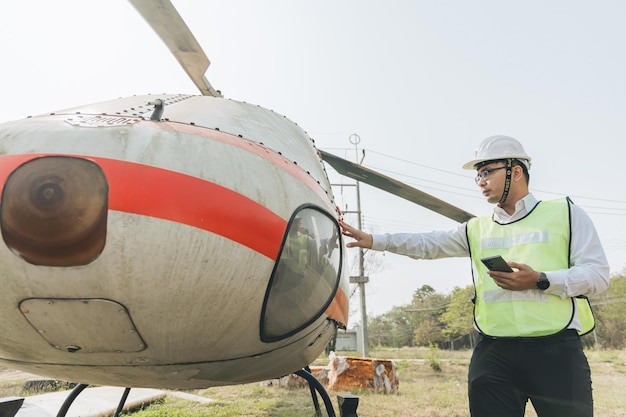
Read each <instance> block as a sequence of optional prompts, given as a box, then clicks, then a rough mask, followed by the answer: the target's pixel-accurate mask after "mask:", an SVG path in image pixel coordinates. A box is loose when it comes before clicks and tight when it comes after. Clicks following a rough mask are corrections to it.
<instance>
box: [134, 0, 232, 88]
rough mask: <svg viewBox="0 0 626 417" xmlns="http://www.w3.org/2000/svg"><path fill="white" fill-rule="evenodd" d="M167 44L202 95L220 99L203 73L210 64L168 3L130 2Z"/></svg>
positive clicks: (157, 0)
mask: <svg viewBox="0 0 626 417" xmlns="http://www.w3.org/2000/svg"><path fill="white" fill-rule="evenodd" d="M128 1H130V3H131V4H132V5H133V6H134V7H135V9H137V11H138V12H139V14H141V16H142V17H143V18H144V19H146V21H147V22H148V24H150V26H151V27H152V29H154V31H155V32H156V33H157V35H159V37H160V38H161V40H162V41H163V42H164V43H165V45H167V47H168V48H169V50H170V52H172V54H173V55H174V57H176V60H177V61H178V63H179V64H180V66H181V67H183V69H184V70H185V72H186V73H187V75H188V76H189V78H191V80H192V81H193V83H194V84H195V85H196V87H198V89H199V90H200V92H201V93H202V95H205V96H214V97H221V94H220V93H219V92H218V91H215V89H214V88H213V87H212V86H211V84H210V83H209V81H208V80H207V79H206V78H205V77H204V74H205V72H206V70H207V68H209V65H210V64H211V62H210V61H209V58H208V57H207V56H206V54H205V53H204V51H203V50H202V47H201V46H200V44H199V43H198V41H197V40H196V38H195V37H194V36H193V34H192V33H191V30H189V27H188V26H187V24H186V23H185V21H184V20H183V18H182V17H181V16H180V14H178V12H177V11H176V8H174V6H173V5H172V3H171V2H170V1H169V0H128Z"/></svg>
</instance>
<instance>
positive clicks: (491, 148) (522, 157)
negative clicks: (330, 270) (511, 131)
mask: <svg viewBox="0 0 626 417" xmlns="http://www.w3.org/2000/svg"><path fill="white" fill-rule="evenodd" d="M500 159H518V160H519V161H520V162H522V163H523V164H524V165H525V166H526V169H528V170H529V169H530V161H531V159H532V158H531V157H530V156H528V154H527V153H526V151H525V150H524V147H523V146H522V144H521V143H519V141H518V140H517V139H514V138H512V137H510V136H503V135H496V136H490V137H488V138H487V139H485V140H484V141H483V142H482V143H481V144H480V146H479V147H478V150H477V151H475V152H474V159H472V160H471V161H469V162H467V163H466V164H464V165H463V169H475V167H476V164H480V163H481V162H485V161H497V160H500Z"/></svg>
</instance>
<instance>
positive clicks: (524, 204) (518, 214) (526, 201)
mask: <svg viewBox="0 0 626 417" xmlns="http://www.w3.org/2000/svg"><path fill="white" fill-rule="evenodd" d="M538 202H539V201H537V199H536V198H535V196H534V195H532V193H528V194H526V196H525V197H524V198H522V199H520V200H518V201H517V203H515V211H514V212H513V214H511V215H509V214H508V213H507V212H506V211H504V210H503V209H502V208H501V207H500V204H497V205H496V206H495V207H494V209H493V219H494V220H495V221H496V222H498V223H511V222H514V221H516V220H519V219H521V218H523V217H525V216H526V215H527V214H528V213H530V212H531V211H532V209H533V208H535V206H536V205H537V203H538Z"/></svg>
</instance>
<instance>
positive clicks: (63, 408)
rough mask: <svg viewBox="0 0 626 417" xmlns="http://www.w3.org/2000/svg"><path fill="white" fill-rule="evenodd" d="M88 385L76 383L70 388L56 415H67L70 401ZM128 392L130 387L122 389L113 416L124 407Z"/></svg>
mask: <svg viewBox="0 0 626 417" xmlns="http://www.w3.org/2000/svg"><path fill="white" fill-rule="evenodd" d="M88 386H89V385H88V384H78V385H76V386H75V387H74V389H72V392H70V395H68V396H67V398H66V399H65V401H64V402H63V405H61V408H60V409H59V412H58V413H57V417H65V416H66V415H67V412H68V410H69V409H70V407H71V406H72V403H74V400H75V399H76V397H78V395H79V394H80V393H81V392H83V390H84V389H85V388H87V387H88ZM129 392H130V388H125V389H124V394H122V398H121V399H120V402H119V404H118V406H117V409H116V410H115V414H113V417H119V415H120V413H121V412H122V410H123V409H124V404H126V399H127V398H128V393H129Z"/></svg>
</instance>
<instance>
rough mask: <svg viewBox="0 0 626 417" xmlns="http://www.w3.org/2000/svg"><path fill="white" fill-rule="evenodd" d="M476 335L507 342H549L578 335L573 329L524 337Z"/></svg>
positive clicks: (485, 338)
mask: <svg viewBox="0 0 626 417" xmlns="http://www.w3.org/2000/svg"><path fill="white" fill-rule="evenodd" d="M478 336H479V337H482V338H483V339H484V340H491V341H496V340H497V341H502V342H509V343H550V342H555V341H560V340H563V339H570V338H579V337H580V336H578V331H577V330H575V329H566V330H563V331H560V332H558V333H555V334H551V335H547V336H534V337H526V336H510V337H495V336H489V335H486V334H483V333H479V334H478Z"/></svg>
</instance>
